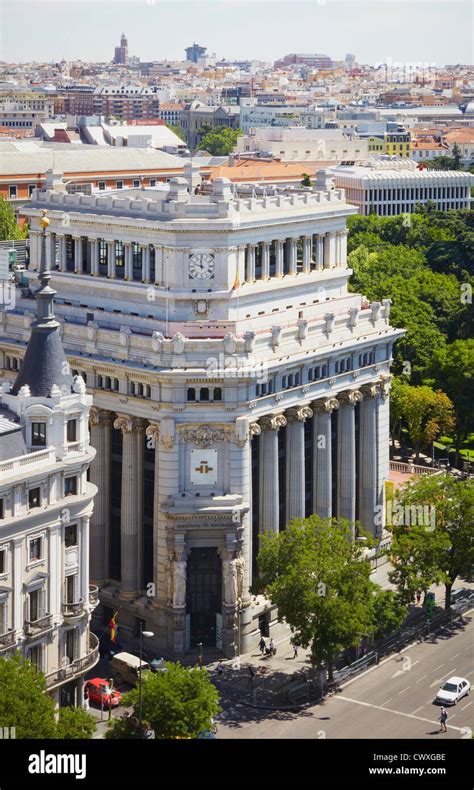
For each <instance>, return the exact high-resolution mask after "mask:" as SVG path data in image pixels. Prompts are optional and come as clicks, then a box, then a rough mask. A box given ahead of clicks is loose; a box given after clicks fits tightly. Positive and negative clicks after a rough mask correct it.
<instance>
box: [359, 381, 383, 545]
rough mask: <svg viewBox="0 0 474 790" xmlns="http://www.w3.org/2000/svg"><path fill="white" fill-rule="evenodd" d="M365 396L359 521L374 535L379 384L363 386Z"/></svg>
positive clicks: (361, 407)
mask: <svg viewBox="0 0 474 790" xmlns="http://www.w3.org/2000/svg"><path fill="white" fill-rule="evenodd" d="M361 391H362V394H363V396H364V399H363V401H361V404H360V430H359V436H360V442H359V470H360V471H359V503H360V504H359V521H360V522H361V524H362V526H364V527H365V528H366V529H368V530H369V531H370V532H371V533H372V535H375V534H376V524H375V520H374V516H375V508H376V505H377V500H378V497H377V398H378V397H379V391H380V390H379V386H378V385H377V384H370V385H368V386H364V387H362V388H361Z"/></svg>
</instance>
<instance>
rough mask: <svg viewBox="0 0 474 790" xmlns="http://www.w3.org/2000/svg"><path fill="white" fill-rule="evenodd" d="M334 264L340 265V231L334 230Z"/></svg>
mask: <svg viewBox="0 0 474 790" xmlns="http://www.w3.org/2000/svg"><path fill="white" fill-rule="evenodd" d="M334 265H335V266H340V265H341V233H340V231H336V233H335V234H334Z"/></svg>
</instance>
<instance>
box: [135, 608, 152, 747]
mask: <svg viewBox="0 0 474 790" xmlns="http://www.w3.org/2000/svg"><path fill="white" fill-rule="evenodd" d="M154 636H155V634H154V633H153V631H144V630H143V625H142V623H140V666H139V668H138V722H139V725H140V736H141V733H142V706H143V692H142V661H143V637H146V638H147V639H150V638H152V637H154Z"/></svg>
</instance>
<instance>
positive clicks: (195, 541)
mask: <svg viewBox="0 0 474 790" xmlns="http://www.w3.org/2000/svg"><path fill="white" fill-rule="evenodd" d="M196 186H197V184H196V174H195V173H189V178H188V181H187V180H185V179H182V178H176V179H173V180H172V181H171V182H170V184H169V185H166V186H163V187H158V188H156V189H142V190H127V191H125V190H124V191H123V192H122V193H121V195H120V197H118V196H117V195H116V193H101V194H100V195H92V196H85V195H79V194H76V195H67V194H64V192H62V191H61V189H63V187H62V186H61V184H56V185H54V186H53V189H51V190H49V191H43V192H36V193H35V195H34V196H33V201H32V205H31V207H30V208H28V210H27V214H28V218H29V221H30V223H31V245H32V252H31V259H32V262H33V265H34V261H35V260H36V259H37V254H36V253H35V249H36V245H37V241H35V239H37V234H38V221H39V218H40V216H41V210H42V209H44V208H47V209H48V211H49V217H50V218H51V224H50V226H49V229H48V230H49V241H50V243H49V246H48V250H49V256H50V260H51V262H52V263H54V261H55V260H57V269H56V270H55V271H54V276H53V281H54V284H55V286H56V287H57V289H58V291H59V293H60V298H59V299H57V311H58V314H59V317H60V321H61V324H62V330H61V331H62V339H63V342H64V345H65V348H66V351H67V354H68V358H69V361H70V363H71V367H72V369H73V370H76V371H78V372H80V373H81V374H82V375H83V376H84V377H85V379H86V381H87V387H88V390H89V391H91V392H93V393H94V408H93V410H92V413H91V432H92V444H93V446H94V447H95V448H96V450H97V458H96V460H95V462H94V464H93V465H92V467H91V481H93V482H94V483H95V484H96V485H97V487H98V490H99V494H98V497H97V500H96V504H95V509H94V514H93V520H92V528H91V580H92V581H93V582H94V583H95V584H98V585H99V586H100V599H101V603H102V608H103V618H104V619H103V622H104V624H105V623H106V622H107V620H108V618H109V617H110V613H111V611H113V610H114V609H116V608H118V609H119V615H118V623H119V639H120V641H121V642H123V643H125V642H126V643H130V645H131V646H133V645H134V644H136V643H135V642H134V640H135V639H136V636H137V634H138V633H139V628H140V626H141V625H142V624H145V626H146V628H147V629H149V630H151V631H153V632H154V634H155V649H156V650H159V651H161V652H163V653H165V654H168V655H175V656H179V655H182V654H183V653H184V652H185V651H186V650H188V649H193V648H196V646H197V645H199V643H203V645H204V649H205V650H211V649H212V650H216V649H217V650H218V651H219V650H223V652H224V653H225V654H226V655H228V656H232V655H234V654H235V653H236V652H238V651H239V649H240V652H244V651H246V650H249V649H251V648H253V647H254V646H255V644H256V642H257V641H258V639H259V638H260V633H261V632H263V633H264V634H271V635H272V636H274V637H275V636H277V635H278V630H279V628H281V626H279V625H278V623H277V619H276V612H275V610H274V609H272V608H271V607H270V605H269V604H268V602H266V601H264V600H263V599H262V598H256V599H255V598H253V597H252V595H251V593H250V586H251V583H252V576H253V574H254V573H255V572H256V564H255V558H256V555H257V551H258V538H259V533H260V532H261V531H278V530H279V529H283V528H284V526H285V524H286V523H287V522H288V521H289V520H290V519H292V518H295V517H300V516H305V515H309V514H311V513H313V512H315V513H318V514H320V515H321V516H330V515H336V514H337V515H338V516H341V517H347V518H348V519H350V520H351V521H352V522H355V520H356V519H360V521H361V522H362V523H363V524H364V525H365V526H366V527H367V528H368V529H369V530H370V531H371V532H372V533H373V534H375V535H380V534H381V532H382V526H383V525H382V518H381V512H380V511H381V506H382V501H383V484H384V480H385V479H386V478H387V477H388V467H389V462H388V450H389V444H388V431H389V420H388V417H389V399H388V391H389V382H390V365H391V360H392V345H393V343H394V341H395V339H396V338H397V337H399V336H400V335H401V334H403V331H402V330H394V329H392V328H391V327H390V325H389V312H390V301H389V300H385V301H384V302H383V303H379V302H375V303H372V304H369V303H368V302H367V300H365V299H364V298H363V297H361V296H360V295H359V294H354V293H349V292H348V289H347V282H348V279H349V276H350V274H351V270H350V269H349V268H348V266H347V258H346V235H347V231H346V219H347V217H348V216H349V215H350V214H353V213H355V209H354V208H353V207H351V206H349V205H348V204H347V203H346V201H345V197H344V192H343V191H342V190H337V189H334V187H333V184H332V179H331V178H330V177H329V175H328V174H327V173H325V172H324V171H321V172H319V173H318V176H317V180H316V185H315V187H314V188H313V189H310V190H299V191H295V190H293V191H291V190H290V191H289V190H286V191H285V189H282V190H280V191H278V192H277V194H274V195H272V196H266V197H265V196H264V197H258V198H257V197H239V196H238V194H237V192H236V193H234V192H233V191H232V186H231V184H230V182H228V181H227V180H226V179H223V178H217V179H215V180H214V181H213V184H212V192H211V193H210V194H208V195H202V194H201V195H199V194H195V189H196ZM32 276H33V277H34V272H33V273H32ZM28 311H29V302H28V300H27V299H20V300H19V301H18V303H17V308H16V311H15V312H9V313H8V314H6V316H5V322H4V326H3V329H2V332H1V340H0V348H1V349H2V350H3V352H4V354H5V356H6V357H8V358H9V359H10V360H11V359H13V358H14V357H15V356H18V357H19V356H21V353H22V343H23V342H24V340H25V338H26V335H27V332H28V328H27V327H28V317H27V316H28ZM9 364H11V363H9Z"/></svg>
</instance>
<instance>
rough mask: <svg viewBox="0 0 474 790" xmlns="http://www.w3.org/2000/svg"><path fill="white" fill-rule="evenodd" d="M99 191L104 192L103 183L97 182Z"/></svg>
mask: <svg viewBox="0 0 474 790" xmlns="http://www.w3.org/2000/svg"><path fill="white" fill-rule="evenodd" d="M99 189H100V191H101V192H103V191H104V189H105V181H99Z"/></svg>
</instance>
